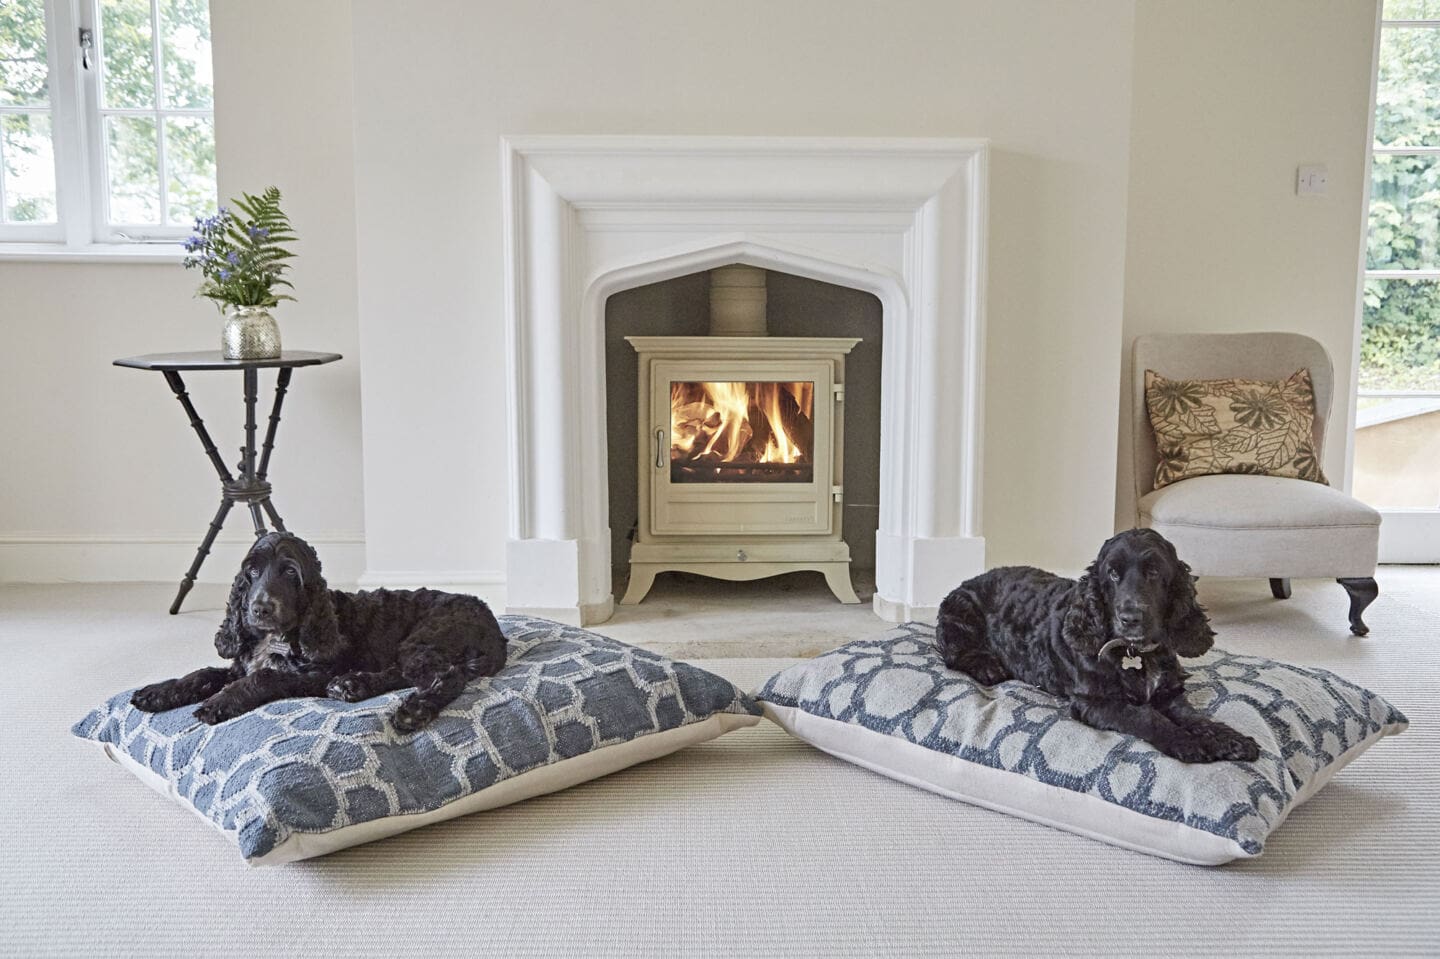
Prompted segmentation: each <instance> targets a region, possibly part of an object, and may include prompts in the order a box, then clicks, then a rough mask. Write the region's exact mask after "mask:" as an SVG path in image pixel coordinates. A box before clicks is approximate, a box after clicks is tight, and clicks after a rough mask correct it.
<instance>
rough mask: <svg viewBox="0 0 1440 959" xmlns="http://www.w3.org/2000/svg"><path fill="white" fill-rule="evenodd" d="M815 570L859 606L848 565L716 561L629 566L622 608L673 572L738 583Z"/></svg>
mask: <svg viewBox="0 0 1440 959" xmlns="http://www.w3.org/2000/svg"><path fill="white" fill-rule="evenodd" d="M801 570H814V571H815V572H817V573H820V574H822V575H823V576H824V577H825V585H826V586H829V587H830V592H832V593H834V594H835V598H836V599H838V600H839V601H840V602H842V603H847V604H853V603H859V602H860V597H858V596H856V595H855V587H854V586H853V585H851V583H850V564H849V563H766V562H751V561H748V560H746V561H741V562H716V563H636V562H632V563H631V564H630V585H629V586H627V587H626V588H625V596H624V598H623V599H621V600H620V605H621V606H634V605H636V604H637V603H639V602H640V601H641V600H643V599H644V598H645V596H646V594H647V593H649V592H650V587H652V586H654V585H655V577H656V575H658V574H659V573H663V572H666V571H674V572H677V573H694V574H696V575H698V576H710V577H713V578H715V579H728V580H731V581H735V582H740V581H747V580H752V579H767V578H769V577H771V576H779V575H781V574H782V573H793V572H798V571H801Z"/></svg>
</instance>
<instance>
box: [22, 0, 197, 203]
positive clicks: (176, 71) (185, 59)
mask: <svg viewBox="0 0 1440 959" xmlns="http://www.w3.org/2000/svg"><path fill="white" fill-rule="evenodd" d="M97 6H98V12H99V17H100V19H99V23H98V24H97V26H98V27H99V33H100V35H101V37H102V42H103V47H104V64H103V68H104V78H105V90H104V97H103V100H104V102H103V103H102V105H101V106H102V109H104V108H136V109H156V108H157V107H158V108H160V109H200V110H209V109H210V108H211V103H212V96H211V84H210V78H209V75H208V74H209V57H210V54H209V46H210V7H209V2H208V0H160V3H159V5H158V6H159V24H158V25H156V24H152V22H151V9H150V2H149V0H100V2H99V3H98V4H97ZM157 26H158V30H159V46H160V53H161V64H162V66H161V74H162V75H161V77H160V89H161V98H162V99H161V102H160V103H158V104H157V103H156V83H155V69H154V67H155V64H154V47H153V39H154V37H153V33H152V31H153V30H155V29H156V27H157ZM99 68H100V64H98V63H96V64H95V65H94V66H93V67H92V69H99ZM49 87H50V84H49V65H48V62H47V50H46V37H45V2H44V0H0V104H3V105H12V106H20V105H25V106H30V105H34V106H38V107H41V108H42V109H41V110H39V111H36V112H33V113H10V114H8V115H7V116H6V117H5V130H4V132H5V135H6V139H5V148H4V152H5V169H4V170H3V171H0V175H4V176H6V177H7V178H9V180H10V181H13V180H15V179H17V178H19V177H20V176H21V175H22V170H23V168H24V167H26V166H28V165H31V164H33V163H34V162H35V161H36V158H44V157H48V156H49V151H50V149H51V145H50V116H49V111H48V107H49V103H48V101H49V96H50V88H49ZM163 123H164V131H163V132H164V136H165V152H166V163H165V167H166V169H165V170H164V171H161V170H160V169H159V151H158V149H157V142H158V139H157V138H158V135H159V133H160V130H159V128H158V126H157V123H156V119H155V117H154V116H153V115H152V116H151V117H150V118H148V119H147V118H145V117H110V118H108V119H107V120H106V123H105V130H103V131H95V132H96V133H97V134H102V135H104V136H105V137H106V140H107V142H106V151H105V152H106V162H107V165H108V167H109V171H108V172H109V183H108V188H109V191H110V200H111V204H110V205H111V219H112V221H127V220H128V221H130V222H135V223H153V224H157V225H158V224H159V215H160V211H159V205H160V199H159V197H160V178H161V176H162V175H163V176H164V177H165V179H166V183H165V187H166V192H167V195H168V201H169V208H170V210H169V222H168V223H167V224H165V225H167V226H179V225H185V224H189V223H190V222H191V221H192V220H193V219H194V218H195V217H197V216H202V215H208V214H211V213H213V212H214V211H215V208H216V196H215V133H214V124H213V121H212V120H211V119H210V118H209V117H196V116H189V117H183V116H182V117H167V118H165V119H164V120H163ZM47 162H48V161H47ZM54 216H55V209H54V197H53V194H52V195H50V196H44V197H25V198H23V199H20V200H17V201H16V202H14V203H13V204H12V208H11V209H10V211H9V219H10V220H11V221H15V222H21V221H30V222H43V221H46V220H53V219H54Z"/></svg>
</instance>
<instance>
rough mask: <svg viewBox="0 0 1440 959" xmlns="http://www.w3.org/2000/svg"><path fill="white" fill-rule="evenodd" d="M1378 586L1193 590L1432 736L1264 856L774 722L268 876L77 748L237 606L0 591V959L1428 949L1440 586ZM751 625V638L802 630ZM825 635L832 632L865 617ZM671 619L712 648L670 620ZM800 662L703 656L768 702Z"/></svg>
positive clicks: (751, 608) (819, 633)
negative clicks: (846, 752) (1080, 826)
mask: <svg viewBox="0 0 1440 959" xmlns="http://www.w3.org/2000/svg"><path fill="white" fill-rule="evenodd" d="M1381 585H1382V589H1384V590H1385V593H1384V595H1382V597H1381V599H1380V600H1379V601H1378V602H1377V603H1376V604H1375V605H1374V606H1373V607H1372V608H1371V610H1372V611H1371V615H1370V617H1369V620H1370V623H1371V626H1372V627H1373V633H1372V637H1371V638H1369V639H1366V640H1356V639H1353V638H1350V637H1348V634H1347V633H1346V632H1345V630H1344V629H1343V621H1344V598H1343V594H1341V593H1340V590H1339V587H1337V586H1335V585H1334V584H1333V583H1329V584H1325V583H1318V582H1317V583H1296V584H1295V597H1294V599H1292V600H1291V601H1289V602H1287V603H1277V602H1275V601H1273V600H1271V599H1269V597H1268V591H1267V590H1266V587H1265V584H1264V583H1243V584H1242V583H1236V584H1230V583H1220V584H1205V585H1204V587H1203V588H1202V596H1203V598H1204V599H1205V600H1206V601H1207V603H1208V604H1209V605H1210V607H1211V612H1212V614H1213V616H1214V620H1215V623H1216V626H1217V629H1218V631H1219V633H1220V635H1221V642H1222V645H1225V646H1228V647H1230V648H1234V649H1238V650H1244V651H1248V652H1260V653H1264V654H1266V655H1272V656H1276V657H1279V658H1286V659H1292V660H1295V661H1298V662H1302V663H1307V664H1312V665H1319V666H1324V667H1326V668H1328V669H1332V670H1335V671H1336V672H1339V673H1341V674H1343V675H1345V676H1347V677H1350V678H1352V679H1355V680H1357V681H1359V682H1362V683H1365V684H1367V685H1370V686H1371V687H1372V688H1374V689H1375V690H1377V691H1379V692H1381V693H1383V694H1384V695H1386V696H1387V697H1389V698H1390V699H1392V700H1393V701H1394V702H1395V703H1396V704H1397V705H1398V706H1400V708H1401V709H1402V710H1404V711H1405V712H1406V713H1408V714H1409V716H1410V719H1411V723H1412V725H1411V729H1410V730H1409V731H1408V732H1407V733H1405V734H1403V735H1401V736H1399V737H1396V738H1393V739H1389V740H1386V741H1383V742H1381V743H1380V744H1379V745H1378V746H1377V747H1376V748H1375V749H1374V750H1373V751H1372V752H1371V753H1370V754H1368V755H1367V756H1365V757H1362V758H1361V759H1360V760H1358V761H1357V762H1355V763H1354V764H1353V765H1352V766H1351V767H1350V768H1348V769H1347V770H1345V771H1344V772H1343V773H1342V774H1341V775H1340V776H1339V777H1338V778H1337V779H1336V780H1335V781H1334V782H1333V783H1332V784H1331V785H1330V786H1329V787H1327V788H1326V790H1325V791H1324V792H1322V793H1321V794H1320V795H1319V796H1318V797H1316V798H1315V799H1314V800H1312V801H1311V802H1310V803H1309V804H1307V805H1306V806H1304V807H1302V808H1301V809H1300V810H1298V811H1297V812H1296V813H1295V814H1294V815H1293V816H1292V817H1291V819H1290V821H1289V822H1287V823H1286V824H1285V825H1284V826H1283V827H1282V828H1281V829H1280V831H1279V832H1278V833H1277V834H1276V836H1275V837H1274V838H1273V839H1272V840H1271V843H1270V846H1269V851H1268V852H1267V853H1266V854H1265V856H1264V857H1263V858H1261V859H1259V860H1256V861H1252V862H1245V863H1237V864H1232V865H1230V866H1225V867H1221V868H1218V869H1205V868H1200V867H1189V866H1181V865H1177V864H1175V863H1171V862H1166V861H1163V860H1159V859H1153V858H1150V857H1146V856H1142V855H1139V854H1136V853H1130V852H1125V851H1122V850H1119V849H1114V848H1111V847H1108V846H1104V845H1100V844H1097V843H1094V842H1090V841H1087V840H1084V839H1080V838H1078V837H1075V836H1071V835H1068V834H1066V833H1062V832H1057V831H1055V830H1051V829H1048V828H1045V827H1042V826H1037V825H1034V824H1031V823H1027V822H1021V821H1018V820H1014V819H1011V818H1008V817H1006V816H1003V815H1000V814H998V813H993V812H988V811H985V810H982V809H978V808H973V807H969V806H965V805H962V804H958V803H954V802H950V801H948V800H945V799H941V798H939V797H936V796H933V795H930V794H928V793H925V792H922V791H920V790H917V789H912V788H909V787H907V786H904V785H901V784H898V783H894V782H890V781H888V780H886V779H883V778H881V777H879V776H877V775H875V774H872V773H869V772H866V771H863V770H860V769H857V768H854V767H850V766H847V765H845V764H844V763H841V762H840V761H838V760H835V759H831V758H830V757H828V756H825V755H823V754H820V753H817V752H815V751H813V750H811V749H809V748H808V747H805V746H803V745H801V744H799V743H797V742H795V741H792V740H790V739H789V738H788V737H786V736H785V735H784V734H783V733H781V732H780V731H779V730H778V729H777V728H776V727H774V726H770V725H769V724H762V725H761V726H760V727H758V728H756V729H754V730H742V731H740V732H737V733H734V734H732V735H730V736H728V737H726V738H724V739H721V740H718V741H716V742H714V743H710V744H707V745H704V746H699V747H695V748H693V749H690V750H687V751H685V752H682V753H679V754H676V755H674V756H671V757H669V758H666V759H661V760H658V761H656V762H653V763H650V764H648V765H645V766H641V767H636V768H633V769H630V770H627V771H625V772H621V773H618V774H616V775H614V776H611V777H609V778H607V779H604V780H601V781H598V782H594V783H590V784H587V785H584V786H579V787H576V788H574V789H571V790H569V791H567V792H564V793H561V794H558V795H554V796H549V797H543V798H540V799H536V800H531V801H529V802H527V803H523V804H521V805H518V806H512V807H509V808H506V809H501V810H497V811H494V812H489V813H483V814H480V815H476V816H471V817H468V818H466V819H461V820H457V821H453V822H449V823H444V824H441V825H438V826H432V827H430V828H428V829H424V830H420V831H418V832H413V833H409V834H406V835H404V836H400V837H397V838H394V839H390V840H386V841H384V842H380V843H376V844H373V845H371V846H366V847H360V848H358V849H353V850H348V851H345V852H341V853H338V854H336V855H333V856H330V857H328V858H325V859H320V860H315V861H310V862H304V863H298V864H295V865H290V866H283V867H278V868H273V869H251V868H248V867H246V866H245V865H243V864H242V862H241V861H240V858H239V856H238V855H237V854H236V853H235V851H234V850H233V849H232V848H231V847H230V846H229V845H228V844H227V843H226V842H225V841H224V840H223V839H222V838H220V837H219V836H218V835H217V834H214V833H212V832H211V831H210V830H209V829H208V828H207V827H206V826H205V825H204V824H202V823H201V822H199V821H198V820H196V819H195V818H194V817H193V815H192V814H191V813H188V812H186V811H185V810H183V809H181V808H180V807H178V806H175V805H173V804H171V803H170V802H168V801H167V800H164V799H162V798H160V797H159V796H157V795H155V794H154V793H152V792H151V791H150V790H149V789H147V788H146V787H145V786H143V785H141V784H140V783H139V782H138V781H135V780H134V779H132V778H131V777H130V776H129V775H128V774H127V773H125V772H124V771H123V770H121V769H120V768H119V767H118V766H115V765H113V764H111V763H109V762H107V761H105V760H104V759H103V758H102V757H101V756H99V755H98V754H97V753H95V752H94V751H93V750H92V749H90V748H88V747H86V746H84V745H83V744H81V743H79V742H76V741H74V740H72V739H71V737H70V735H69V732H68V728H69V726H70V724H71V723H72V722H73V721H74V720H75V719H77V718H79V717H80V716H81V715H82V714H83V713H84V712H85V710H86V709H87V708H88V707H90V706H91V705H93V704H95V703H97V702H98V701H100V700H101V699H102V698H103V697H104V696H105V695H107V694H109V693H111V692H113V691H114V690H116V689H118V688H120V687H123V686H127V685H132V684H135V683H138V682H141V681H148V680H151V679H154V678H161V677H165V676H169V675H175V674H177V673H179V672H180V671H183V670H185V669H188V668H193V667H195V666H197V665H200V664H202V663H203V662H205V661H206V659H207V656H208V653H209V642H210V637H211V635H212V634H213V630H214V625H215V622H216V621H217V619H218V617H216V615H215V613H214V609H213V608H209V609H207V608H204V607H205V606H206V604H207V603H210V604H218V602H219V600H220V598H222V597H221V596H219V595H218V594H217V595H213V596H212V595H210V592H205V591H204V590H203V589H201V590H197V596H198V597H199V598H200V599H201V602H199V603H197V604H196V605H197V610H198V611H197V612H195V613H191V614H186V615H182V616H179V617H170V616H166V615H165V612H164V610H165V606H166V604H167V603H168V599H169V590H168V588H167V587H158V586H148V585H147V586H99V587H96V586H61V587H29V586H26V587H5V588H0V663H3V667H0V715H3V718H4V720H5V727H4V728H5V733H4V735H3V737H0V762H3V770H4V773H3V775H0V800H3V807H0V808H3V811H4V817H3V826H0V829H3V830H4V833H3V847H0V848H3V853H0V955H4V956H31V955H62V956H74V955H105V956H171V955H174V956H196V955H202V954H204V955H237V956H238V955H246V956H256V955H299V954H311V955H314V954H323V955H339V954H355V955H394V956H401V955H417V954H426V955H442V954H462V953H463V954H470V953H474V954H481V955H544V956H596V955H610V956H627V957H628V956H646V955H656V956H678V955H717V956H719V955H735V954H742V953H743V954H783V955H804V956H837V955H874V956H914V955H956V954H967V953H968V954H983V955H991V954H1016V955H1067V954H1073V955H1081V954H1088V955H1128V954H1133V955H1149V956H1165V955H1192V954H1222V953H1223V954H1227V955H1249V954H1255V953H1262V952H1268V953H1290V954H1303V955H1322V954H1343V955H1366V956H1380V955H1398V954H1425V953H1429V954H1432V955H1433V954H1435V953H1436V951H1437V949H1440V731H1437V721H1440V708H1437V706H1436V702H1435V700H1436V690H1437V688H1440V570H1437V569H1404V570H1394V571H1393V572H1391V571H1386V572H1384V573H1382V576H1381ZM211 592H217V591H216V590H214V589H213V588H212V590H211ZM742 608H744V610H745V614H744V615H743V616H741V615H740V614H732V619H733V620H735V623H736V624H737V630H736V631H737V633H743V630H740V629H738V624H740V622H741V621H742V620H743V622H744V625H745V627H746V628H747V629H749V630H752V631H754V635H756V636H763V635H764V623H765V621H766V619H767V617H768V618H773V617H780V618H781V619H782V620H783V619H784V616H785V611H784V609H783V607H777V608H773V609H769V610H768V611H767V608H766V607H765V606H764V605H763V604H760V605H758V606H757V605H756V604H754V603H750V604H744V605H743V607H742ZM808 617H809V623H810V627H809V629H810V634H811V635H810V636H809V640H808V641H813V642H815V643H820V644H824V643H827V642H828V641H829V640H830V639H833V638H836V635H839V637H840V638H842V639H843V638H844V635H845V634H846V632H847V631H849V635H854V632H853V630H854V629H855V628H856V626H857V625H859V624H858V623H856V622H851V621H850V620H844V621H843V622H844V625H843V626H840V627H831V626H829V625H827V624H826V622H825V617H824V616H823V615H818V614H815V613H809V614H808ZM617 625H620V626H622V627H623V626H624V623H619V624H617ZM864 626H865V632H872V631H879V630H880V629H882V628H883V624H881V623H880V622H879V621H878V620H872V621H868V622H865V623H864ZM794 628H795V629H799V628H800V627H799V626H798V625H796V626H795V627H794ZM671 630H672V632H671V634H670V635H671V636H672V637H677V638H686V639H687V641H688V639H689V638H690V637H687V636H686V634H685V633H684V632H683V630H685V625H684V623H683V622H681V621H679V620H676V621H675V622H674V623H673V624H672V625H671ZM601 631H607V630H605V629H604V628H603V627H602V630H601ZM624 631H625V630H624V629H616V630H614V631H613V633H614V634H615V635H617V636H620V635H621V634H622V633H623V632H624ZM832 633H833V634H835V635H832ZM797 641H798V640H797ZM831 645H833V643H831ZM787 662H789V660H785V659H743V658H732V659H712V660H708V661H705V662H702V663H701V665H703V666H706V667H707V668H710V669H713V670H714V671H716V672H718V673H721V674H722V675H725V676H727V677H729V678H730V679H732V680H734V681H735V682H737V683H739V684H740V685H742V686H745V687H747V688H749V687H753V686H754V685H756V684H758V683H759V682H760V681H761V680H763V679H764V678H765V677H766V676H768V675H769V674H770V673H771V672H773V671H774V670H776V669H779V668H781V667H782V666H784V665H786V663H787Z"/></svg>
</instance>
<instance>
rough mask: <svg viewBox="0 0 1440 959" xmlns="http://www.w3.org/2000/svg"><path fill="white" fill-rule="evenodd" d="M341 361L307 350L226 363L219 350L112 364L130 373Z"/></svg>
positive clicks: (155, 355) (154, 355)
mask: <svg viewBox="0 0 1440 959" xmlns="http://www.w3.org/2000/svg"><path fill="white" fill-rule="evenodd" d="M338 359H341V356H340V354H339V353H314V352H311V351H310V350H283V351H281V353H280V355H279V356H272V357H270V358H269V359H266V360H227V359H225V358H224V357H223V356H221V355H220V351H219V350H196V351H194V352H190V353H146V354H145V355H144V356H127V357H124V358H123V359H119V360H116V361H115V365H116V366H128V367H129V368H130V369H132V370H176V371H178V370H257V369H267V368H273V367H285V366H291V367H293V366H319V365H320V364H322V363H334V362H335V361H336V360H338Z"/></svg>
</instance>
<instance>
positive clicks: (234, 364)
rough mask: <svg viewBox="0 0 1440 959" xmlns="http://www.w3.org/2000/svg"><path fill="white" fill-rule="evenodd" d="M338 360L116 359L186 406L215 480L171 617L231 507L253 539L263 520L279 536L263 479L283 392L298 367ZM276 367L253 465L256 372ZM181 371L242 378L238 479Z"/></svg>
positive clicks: (204, 355)
mask: <svg viewBox="0 0 1440 959" xmlns="http://www.w3.org/2000/svg"><path fill="white" fill-rule="evenodd" d="M338 359H340V354H339V353H311V352H308V351H305V350H287V351H285V352H283V353H281V354H280V355H279V356H277V357H273V358H271V359H268V360H227V359H225V358H224V357H222V356H221V355H220V351H219V350H204V351H200V352H197V353H149V354H146V355H145V356H130V357H126V358H125V359H122V360H116V361H115V365H116V366H126V367H129V368H130V369H135V370H159V371H160V372H161V373H163V374H165V382H166V383H168V384H170V389H171V391H172V392H174V394H175V398H176V399H177V400H179V401H180V405H181V406H183V407H185V413H186V415H187V416H189V417H190V425H191V426H192V427H194V429H195V435H196V436H198V437H200V445H201V446H203V447H205V455H207V456H209V457H210V463H211V465H213V466H214V467H215V472H216V473H218V474H219V476H220V509H219V510H217V511H216V513H215V518H214V519H212V520H211V521H210V529H209V530H208V531H207V532H206V533H205V540H204V541H203V542H202V543H201V544H200V548H199V549H198V550H197V551H196V553H195V561H194V562H193V563H191V564H190V570H189V571H188V572H187V573H186V574H185V578H184V579H182V580H181V581H180V591H179V592H178V593H176V594H175V602H173V603H171V604H170V614H171V615H172V616H173V615H174V614H176V613H178V612H180V604H181V603H182V602H184V600H185V594H186V593H188V592H190V588H191V587H192V586H194V585H195V576H196V575H197V574H198V573H199V572H200V565H201V564H202V563H204V562H205V557H206V556H207V555H209V553H210V547H211V546H212V545H214V543H215V537H216V536H217V535H219V533H220V527H222V526H224V525H225V517H226V516H228V515H229V513H230V508H231V507H232V506H234V505H235V504H236V503H244V504H245V505H246V506H248V507H250V518H251V519H252V520H254V522H255V536H256V538H257V539H258V538H259V537H261V536H264V535H265V517H266V516H268V517H269V518H270V522H271V523H272V524H274V526H275V528H276V529H277V530H280V531H282V532H283V531H284V529H285V524H284V523H283V522H282V521H281V519H280V514H279V513H278V512H276V510H275V505H274V504H273V503H271V502H270V483H269V482H268V481H267V480H266V479H265V475H266V473H267V472H268V471H269V469H270V451H271V450H272V449H273V448H274V446H275V430H276V428H277V427H279V425H280V406H281V404H282V403H284V401H285V391H286V389H287V388H289V386H290V373H291V371H292V370H294V369H295V367H297V366H319V365H321V364H322V363H333V362H335V361H336V360H338ZM272 367H273V368H275V369H278V370H279V371H280V372H279V373H278V374H276V378H275V403H274V405H273V406H272V407H271V408H270V424H269V426H267V427H266V429H265V442H264V444H263V446H262V447H261V448H260V460H259V463H258V464H257V463H256V460H255V453H256V450H255V401H256V398H257V393H258V387H259V374H258V372H257V371H258V370H261V369H264V368H272ZM182 370H185V371H189V370H241V371H242V372H243V373H244V374H245V445H244V446H242V447H241V448H240V462H239V463H238V464H236V467H235V468H236V470H238V471H239V474H240V475H239V476H238V477H237V476H233V475H231V473H230V470H228V469H227V468H226V467H225V461H224V460H222V459H221V458H220V453H219V452H218V451H217V450H216V449H215V443H214V441H212V440H211V439H210V433H209V431H207V430H206V429H205V421H204V420H202V419H200V414H199V413H196V412H195V404H194V403H191V402H190V394H189V393H187V392H185V382H184V380H182V379H181V378H180V373H181V371H182ZM262 510H263V515H262Z"/></svg>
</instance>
